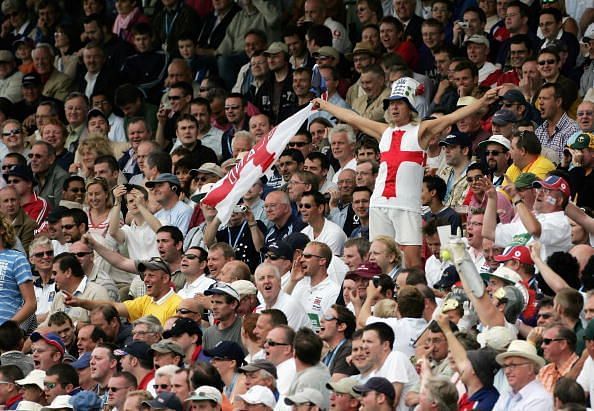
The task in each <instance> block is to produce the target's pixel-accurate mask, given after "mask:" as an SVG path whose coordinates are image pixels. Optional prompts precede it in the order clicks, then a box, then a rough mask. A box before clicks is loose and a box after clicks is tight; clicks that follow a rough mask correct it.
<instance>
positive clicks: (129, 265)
mask: <svg viewBox="0 0 594 411" xmlns="http://www.w3.org/2000/svg"><path fill="white" fill-rule="evenodd" d="M83 240H84V241H85V242H86V243H87V244H89V246H90V247H91V248H92V249H93V250H95V251H97V254H99V255H100V256H101V257H103V258H105V260H106V261H107V262H108V263H109V264H111V265H113V266H114V267H115V268H117V269H119V270H122V271H126V272H128V273H136V264H135V263H134V260H132V259H130V258H126V257H122V255H121V254H119V253H117V252H116V251H113V250H111V249H109V248H107V247H106V246H104V245H103V244H100V243H99V242H98V241H97V240H95V239H94V238H93V236H92V235H91V234H89V233H87V234H85V235H84V236H83Z"/></svg>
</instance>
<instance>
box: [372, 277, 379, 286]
mask: <svg viewBox="0 0 594 411" xmlns="http://www.w3.org/2000/svg"><path fill="white" fill-rule="evenodd" d="M371 281H373V285H374V286H375V287H376V288H377V287H379V286H380V283H379V282H380V277H379V275H374V276H373V278H372V279H371Z"/></svg>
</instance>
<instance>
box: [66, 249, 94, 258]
mask: <svg viewBox="0 0 594 411" xmlns="http://www.w3.org/2000/svg"><path fill="white" fill-rule="evenodd" d="M70 254H72V255H75V256H77V257H78V258H83V257H86V256H88V255H91V254H93V252H92V251H81V252H78V253H70Z"/></svg>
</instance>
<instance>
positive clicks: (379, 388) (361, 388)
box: [353, 377, 396, 399]
mask: <svg viewBox="0 0 594 411" xmlns="http://www.w3.org/2000/svg"><path fill="white" fill-rule="evenodd" d="M353 391H355V392H356V393H357V394H364V393H366V392H370V391H375V392H379V393H381V394H384V395H385V396H386V397H389V398H391V399H394V398H396V391H394V386H393V385H392V384H391V383H390V381H388V380H387V379H386V378H384V377H371V378H370V379H368V380H367V382H366V383H365V384H363V385H355V386H354V387H353Z"/></svg>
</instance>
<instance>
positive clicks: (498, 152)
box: [485, 150, 503, 157]
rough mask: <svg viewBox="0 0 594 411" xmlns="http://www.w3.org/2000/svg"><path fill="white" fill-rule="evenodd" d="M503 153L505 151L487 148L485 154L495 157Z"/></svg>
mask: <svg viewBox="0 0 594 411" xmlns="http://www.w3.org/2000/svg"><path fill="white" fill-rule="evenodd" d="M501 153H503V151H497V150H492V151H489V150H485V155H487V156H493V157H497V156H498V155H499V154H501Z"/></svg>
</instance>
